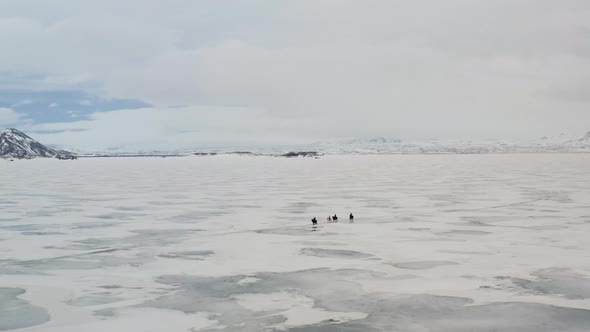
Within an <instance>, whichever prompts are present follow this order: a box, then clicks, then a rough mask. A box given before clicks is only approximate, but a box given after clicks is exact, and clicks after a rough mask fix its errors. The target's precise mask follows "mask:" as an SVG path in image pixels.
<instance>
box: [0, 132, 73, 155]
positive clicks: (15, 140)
mask: <svg viewBox="0 0 590 332" xmlns="http://www.w3.org/2000/svg"><path fill="white" fill-rule="evenodd" d="M0 156H6V157H16V158H34V157H45V158H59V159H75V157H74V155H73V154H72V153H70V152H67V151H63V150H55V149H52V148H50V147H48V146H45V145H43V144H41V143H39V142H37V141H35V140H34V139H32V138H31V137H29V136H28V135H26V134H24V133H23V132H21V131H19V130H16V129H14V128H8V129H6V130H4V131H3V132H2V134H0Z"/></svg>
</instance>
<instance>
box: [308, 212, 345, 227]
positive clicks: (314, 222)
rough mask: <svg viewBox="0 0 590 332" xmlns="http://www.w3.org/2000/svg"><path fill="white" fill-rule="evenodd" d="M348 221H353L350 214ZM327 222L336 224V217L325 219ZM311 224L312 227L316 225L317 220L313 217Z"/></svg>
mask: <svg viewBox="0 0 590 332" xmlns="http://www.w3.org/2000/svg"><path fill="white" fill-rule="evenodd" d="M348 220H349V221H350V222H353V221H354V216H353V215H352V213H351V214H350V215H349V216H348ZM326 221H327V222H338V216H337V215H335V214H334V215H333V216H328V218H327V219H326ZM311 223H312V225H317V224H318V220H317V219H316V218H315V217H313V219H311Z"/></svg>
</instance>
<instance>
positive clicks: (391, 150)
mask: <svg viewBox="0 0 590 332" xmlns="http://www.w3.org/2000/svg"><path fill="white" fill-rule="evenodd" d="M306 148H307V149H310V150H314V151H319V152H322V153H326V154H476V153H580V152H590V132H588V133H587V134H586V135H585V136H583V137H581V138H580V137H577V138H576V137H572V136H567V135H559V136H556V137H543V138H541V139H539V140H531V141H513V140H497V139H490V140H483V141H472V140H438V139H429V140H422V141H419V140H402V139H392V138H383V137H377V138H368V139H351V140H345V141H336V142H318V143H315V144H312V145H310V146H308V147H306Z"/></svg>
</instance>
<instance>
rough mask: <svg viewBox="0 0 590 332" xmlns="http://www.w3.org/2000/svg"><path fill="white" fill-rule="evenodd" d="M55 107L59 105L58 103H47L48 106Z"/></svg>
mask: <svg viewBox="0 0 590 332" xmlns="http://www.w3.org/2000/svg"><path fill="white" fill-rule="evenodd" d="M56 107H59V104H58V103H51V104H49V108H56Z"/></svg>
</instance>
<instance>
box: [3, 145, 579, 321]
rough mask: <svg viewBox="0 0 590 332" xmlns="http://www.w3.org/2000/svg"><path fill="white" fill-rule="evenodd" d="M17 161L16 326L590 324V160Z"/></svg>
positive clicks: (6, 193)
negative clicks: (336, 217) (315, 221)
mask: <svg viewBox="0 0 590 332" xmlns="http://www.w3.org/2000/svg"><path fill="white" fill-rule="evenodd" d="M0 167H1V172H0V181H1V182H0V183H2V186H1V187H0V211H1V213H0V331H3V330H13V329H19V331H27V332H32V331H55V332H57V331H59V332H62V331H66V332H70V331H71V332H74V331H76V332H77V331H97V332H98V331H101V332H102V331H126V332H129V331H130V332H135V331H137V332H146V331H154V332H156V331H157V332H160V331H167V332H175V331H246V332H248V331H281V330H289V331H302V332H303V331H359V332H361V331H362V332H367V331H368V332H371V331H399V332H428V331H436V332H473V331H478V332H480V331H483V332H492V331H495V332H508V331H511V332H513V331H525V332H554V331H579V332H587V331H590V154H577V155H575V154H571V155H567V154H560V155H557V154H556V155H534V154H531V155H429V156H327V157H323V158H321V159H317V160H316V159H284V158H272V157H238V156H216V157H183V158H165V159H164V158H104V159H98V158H97V159H80V160H77V161H57V160H43V159H37V160H30V161H17V162H8V161H4V160H0ZM350 212H352V213H354V215H355V217H356V218H355V222H354V223H349V221H348V218H347V216H348V214H349V213H350ZM334 213H336V214H338V215H339V217H340V222H338V223H326V218H327V216H328V215H330V214H334ZM314 216H315V217H317V218H318V220H319V222H320V223H319V225H318V227H317V228H312V226H311V222H310V219H311V218H312V217H314Z"/></svg>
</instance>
